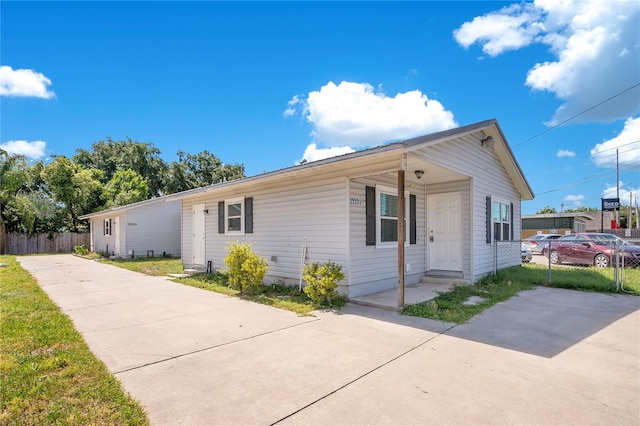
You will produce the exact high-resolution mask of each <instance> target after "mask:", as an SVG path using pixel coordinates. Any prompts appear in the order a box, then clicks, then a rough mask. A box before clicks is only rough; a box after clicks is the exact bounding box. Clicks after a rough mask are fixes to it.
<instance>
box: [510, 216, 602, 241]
mask: <svg viewBox="0 0 640 426" xmlns="http://www.w3.org/2000/svg"><path fill="white" fill-rule="evenodd" d="M594 222H595V219H594V217H593V216H591V215H590V214H586V213H580V212H578V213H544V214H528V215H522V238H523V239H525V238H529V237H530V236H532V235H536V234H562V235H564V234H573V233H576V232H588V231H591V229H590V228H591V226H592V225H593V223H594Z"/></svg>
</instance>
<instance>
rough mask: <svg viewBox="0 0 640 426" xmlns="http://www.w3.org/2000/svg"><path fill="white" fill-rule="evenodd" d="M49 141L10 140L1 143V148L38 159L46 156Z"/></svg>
mask: <svg viewBox="0 0 640 426" xmlns="http://www.w3.org/2000/svg"><path fill="white" fill-rule="evenodd" d="M46 148H47V143H46V142H44V141H32V142H27V141H23V140H20V141H8V142H5V143H2V144H0V149H3V150H5V151H7V152H8V153H9V154H17V155H24V156H25V157H27V158H31V159H34V160H37V159H39V158H42V157H44V154H45V149H46Z"/></svg>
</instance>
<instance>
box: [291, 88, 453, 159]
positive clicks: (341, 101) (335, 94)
mask: <svg viewBox="0 0 640 426" xmlns="http://www.w3.org/2000/svg"><path fill="white" fill-rule="evenodd" d="M295 112H299V113H300V114H302V115H303V116H304V117H305V118H306V119H307V121H309V123H310V124H311V126H312V128H313V131H312V136H313V138H314V140H315V141H316V142H321V143H322V144H323V145H325V146H328V147H340V146H347V145H348V146H351V147H354V148H362V147H371V146H377V145H380V144H382V143H384V142H389V141H393V140H402V139H408V138H411V137H415V136H420V135H423V134H429V133H433V132H437V131H440V130H446V129H450V128H453V127H456V126H457V123H456V122H455V120H454V118H453V113H451V112H450V111H447V110H445V109H444V107H443V106H442V104H441V103H440V102H438V101H436V100H433V99H429V98H428V97H427V95H425V94H423V93H422V92H420V91H419V90H413V91H410V92H406V93H398V94H396V95H395V96H394V97H389V96H387V95H385V94H384V93H383V92H382V91H381V88H379V89H378V90H377V91H375V90H374V89H373V86H371V85H370V84H368V83H352V82H347V81H343V82H342V83H340V84H339V85H336V84H334V83H333V82H329V83H327V84H326V85H324V86H323V87H321V88H320V90H318V91H313V92H310V93H309V94H308V96H306V98H305V97H300V96H294V97H293V98H292V99H291V100H290V101H289V103H288V108H287V110H285V112H284V115H285V116H287V117H288V116H291V115H293V114H294V113H295Z"/></svg>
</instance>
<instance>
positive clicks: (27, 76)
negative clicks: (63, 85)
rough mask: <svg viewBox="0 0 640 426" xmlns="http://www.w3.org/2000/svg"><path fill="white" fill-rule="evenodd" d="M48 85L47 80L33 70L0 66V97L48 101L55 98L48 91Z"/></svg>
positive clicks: (49, 83)
mask: <svg viewBox="0 0 640 426" xmlns="http://www.w3.org/2000/svg"><path fill="white" fill-rule="evenodd" d="M50 85H51V80H50V79H49V78H47V77H46V76H45V75H44V74H41V73H39V72H36V71H34V70H30V69H17V70H14V69H13V68H11V67H10V66H7V65H2V66H0V96H11V97H34V98H44V99H50V98H53V97H54V96H55V93H54V92H52V91H49V90H48V87H49V86H50Z"/></svg>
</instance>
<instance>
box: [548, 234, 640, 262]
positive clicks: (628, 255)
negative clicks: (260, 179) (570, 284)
mask: <svg viewBox="0 0 640 426" xmlns="http://www.w3.org/2000/svg"><path fill="white" fill-rule="evenodd" d="M549 246H550V247H551V254H550V255H549ZM549 246H547V247H545V248H544V250H543V252H542V254H543V255H545V256H550V261H551V263H553V264H559V263H577V264H582V265H595V266H597V267H600V268H606V267H607V266H612V262H613V261H615V255H614V252H615V251H616V250H617V252H618V256H619V257H618V259H619V262H621V264H622V262H624V264H625V266H630V267H637V266H640V246H633V245H630V244H629V243H627V242H626V241H624V240H623V239H621V238H619V237H617V236H615V235H613V234H597V233H580V234H571V235H565V236H563V237H560V238H558V239H557V240H555V241H552V242H550V244H549Z"/></svg>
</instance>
